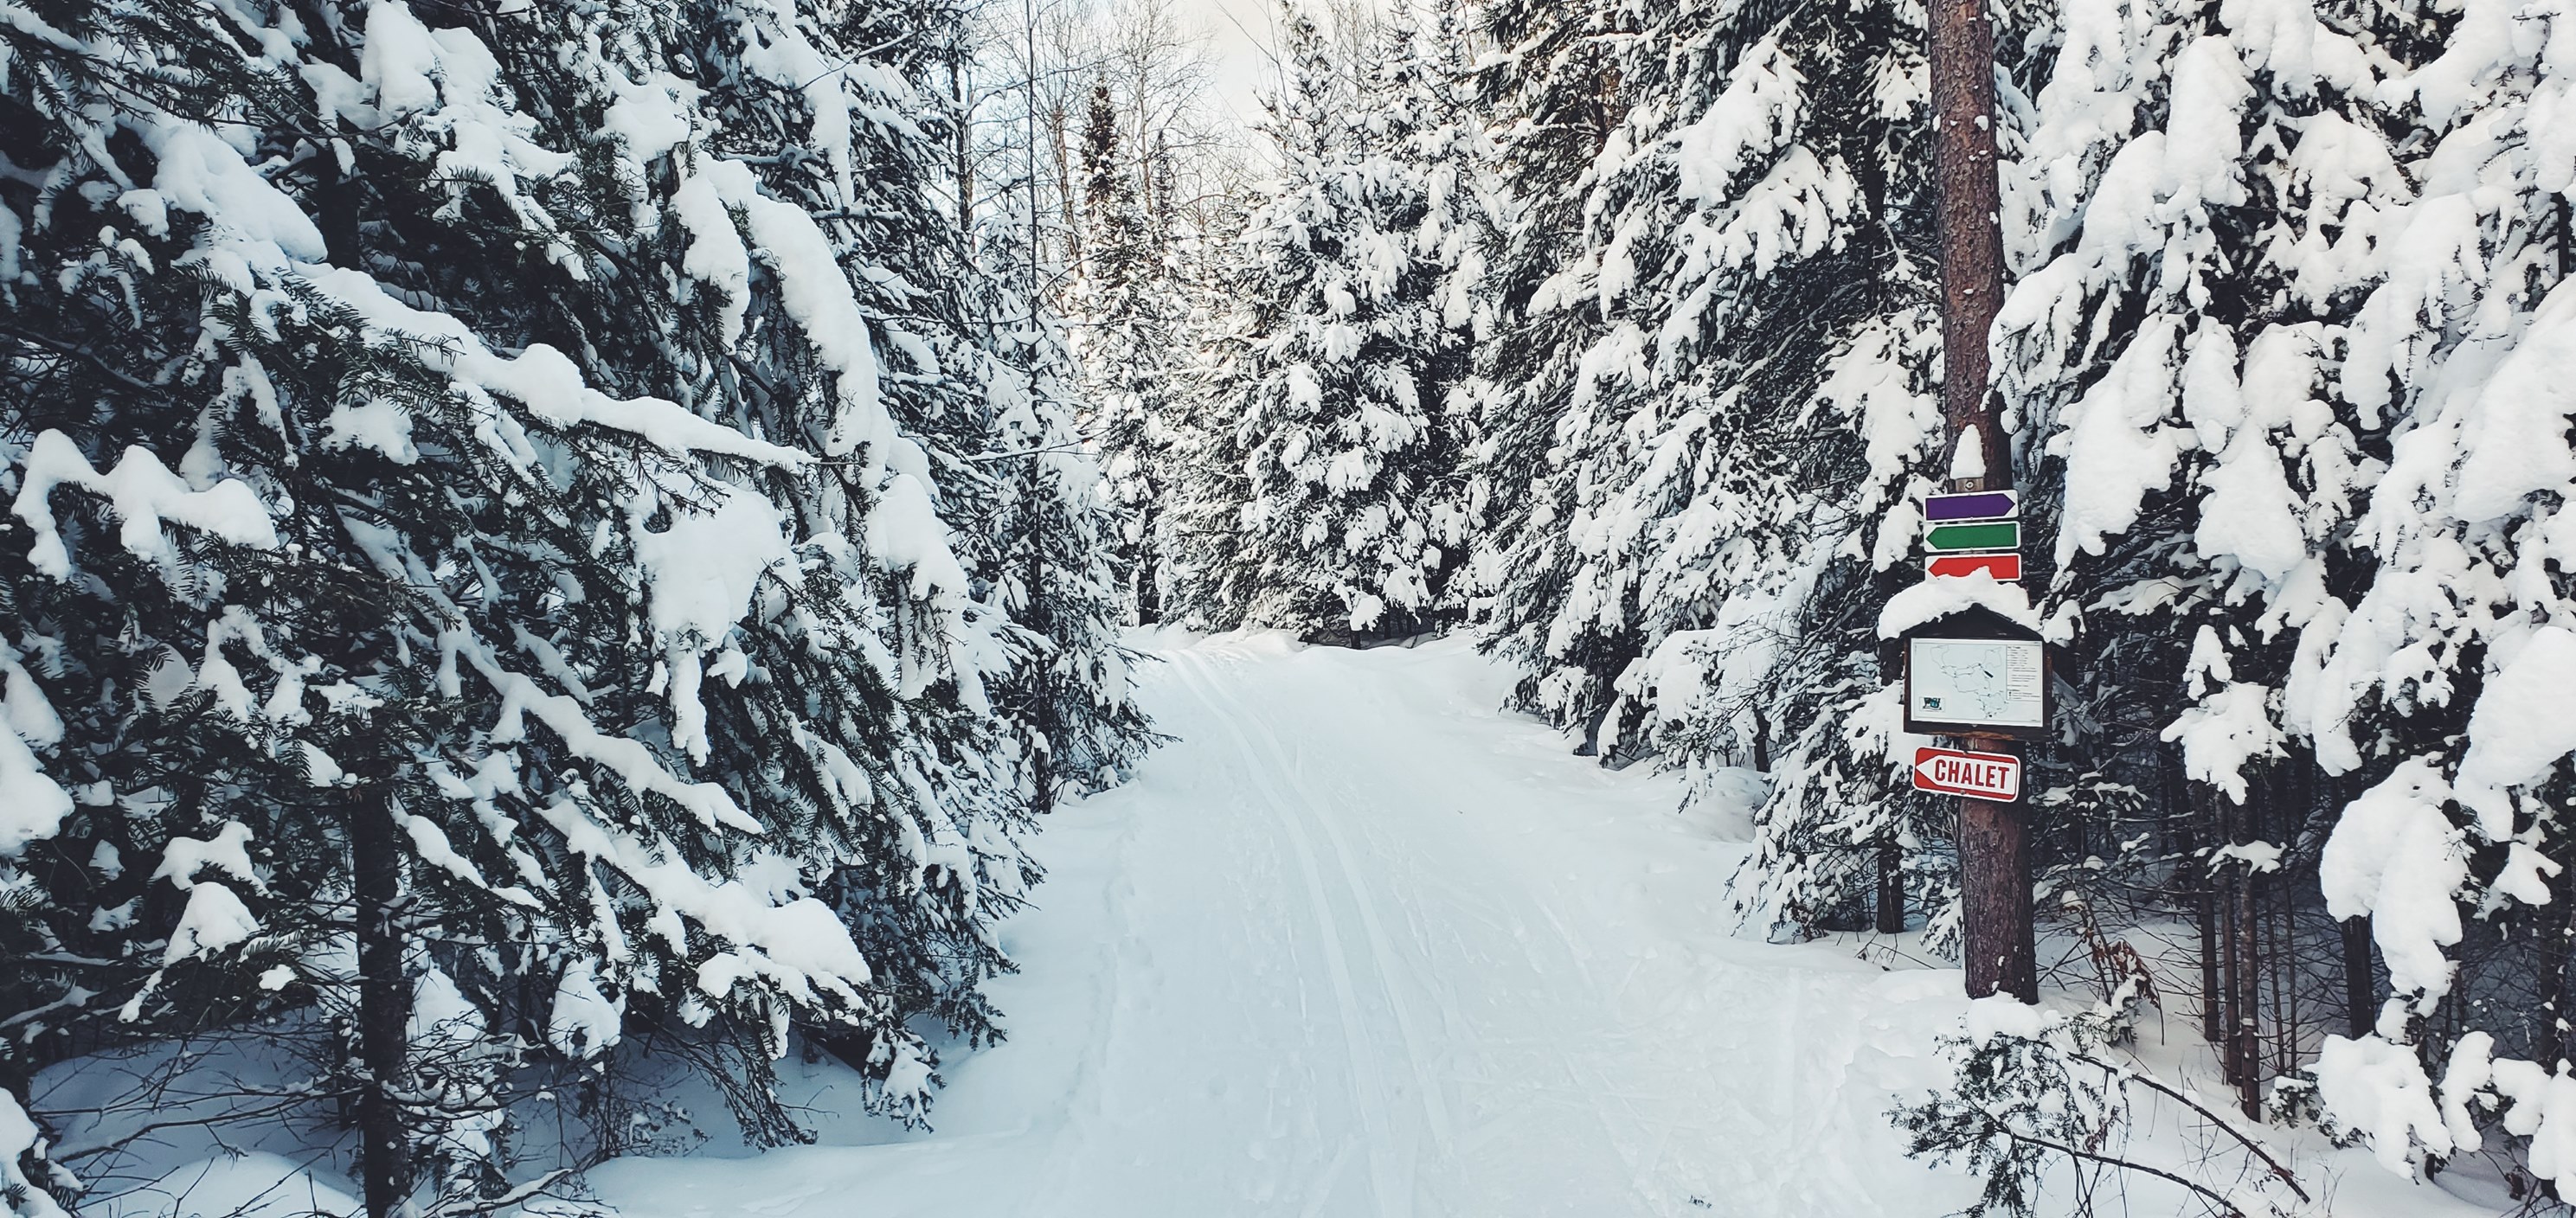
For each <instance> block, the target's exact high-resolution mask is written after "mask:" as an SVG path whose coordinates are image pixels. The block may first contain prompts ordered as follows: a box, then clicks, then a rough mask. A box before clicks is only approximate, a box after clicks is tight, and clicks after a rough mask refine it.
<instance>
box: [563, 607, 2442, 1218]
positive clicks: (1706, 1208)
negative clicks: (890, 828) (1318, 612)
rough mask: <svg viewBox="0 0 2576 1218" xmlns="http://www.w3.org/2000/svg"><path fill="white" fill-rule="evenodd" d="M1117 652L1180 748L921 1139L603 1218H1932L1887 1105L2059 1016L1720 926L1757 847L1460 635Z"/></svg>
mask: <svg viewBox="0 0 2576 1218" xmlns="http://www.w3.org/2000/svg"><path fill="white" fill-rule="evenodd" d="M1133 641H1135V642H1137V643H1139V644H1140V645H1146V646H1149V647H1150V648H1151V649H1153V650H1155V651H1157V652H1158V653H1159V658H1160V659H1161V660H1162V661H1163V662H1162V663H1158V664H1154V665H1149V666H1147V667H1146V669H1145V682H1146V686H1145V690H1144V696H1145V701H1146V703H1147V706H1148V709H1149V710H1150V711H1151V712H1152V713H1153V714H1154V715H1155V717H1156V721H1157V723H1158V724H1159V725H1161V726H1162V727H1163V728H1164V729H1165V730H1167V731H1172V732H1175V733H1176V734H1178V735H1179V736H1180V740H1179V741H1178V742H1177V743H1174V744H1172V745H1170V746H1168V747H1167V748H1166V749H1164V750H1162V751H1159V752H1158V753H1156V754H1155V756H1154V757H1153V758H1152V759H1151V760H1150V761H1148V762H1147V763H1146V765H1145V767H1144V769H1143V771H1142V773H1141V774H1140V775H1139V777H1138V778H1137V780H1136V781H1135V782H1134V783H1132V784H1131V785H1130V786H1127V787H1123V788H1119V789H1116V790H1113V791H1110V792H1107V793H1104V794H1102V795H1098V796H1094V797H1091V798H1089V799H1086V800H1082V801H1079V802H1075V803H1071V804H1068V805H1066V806H1064V807H1062V808H1060V809H1059V810H1058V811H1057V812H1055V813H1054V814H1053V816H1052V818H1051V824H1050V827H1049V829H1048V831H1047V837H1046V839H1045V840H1046V845H1047V853H1046V855H1045V857H1046V859H1047V861H1048V863H1049V867H1050V876H1049V879H1048V882H1047V885H1046V886H1045V887H1044V888H1042V889H1041V890H1040V892H1039V900H1038V905H1037V907H1036V908H1034V909H1032V910H1030V911H1028V912H1027V913H1024V914H1023V915H1021V916H1020V917H1018V918H1017V919H1015V920H1014V921H1013V922H1011V923H1010V924H1009V925H1008V926H1007V928H1006V936H1005V944H1006V946H1007V947H1008V948H1009V949H1010V950H1011V952H1012V953H1013V955H1014V957H1015V958H1016V959H1018V960H1019V961H1021V963H1022V967H1023V971H1022V972H1021V973H1020V974H1018V975H1016V976H1013V977H1010V978H1005V979H1003V980H1001V981H999V982H997V983H996V985H995V987H994V996H995V1000H996V1001H997V1002H998V1003H999V1004H1000V1005H1001V1006H1002V1007H1003V1008H1004V1009H1005V1011H1006V1012H1008V1013H1009V1015H1010V1019H1009V1029H1010V1038H1009V1039H1008V1040H1007V1041H1005V1042H1003V1043H1002V1044H1001V1045H999V1046H996V1047H993V1048H990V1049H986V1050H981V1051H976V1052H971V1053H969V1052H963V1051H961V1050H960V1049H958V1048H956V1047H953V1046H952V1047H949V1048H946V1049H943V1057H944V1060H943V1062H942V1064H941V1067H940V1071H941V1073H942V1075H943V1076H945V1077H946V1078H947V1079H948V1080H949V1086H948V1088H947V1089H946V1090H945V1091H944V1092H943V1093H941V1095H940V1097H939V1099H938V1103H937V1106H936V1107H935V1108H934V1109H933V1111H932V1113H931V1116H932V1119H933V1121H934V1124H935V1126H936V1128H935V1130H933V1131H927V1132H920V1131H916V1132H902V1131H896V1130H893V1129H890V1128H886V1127H884V1126H883V1125H881V1124H877V1125H870V1124H865V1123H857V1122H851V1121H827V1122H825V1124H824V1126H823V1128H822V1135H823V1140H824V1144H822V1145H817V1146H810V1147H795V1148H789V1149H785V1150H778V1151H772V1152H769V1153H766V1154H762V1155H756V1156H749V1157H734V1156H732V1155H730V1154H728V1155H725V1156H721V1157H719V1156H691V1157H668V1158H657V1157H630V1158H624V1159H617V1160H612V1161H611V1162H609V1163H607V1164H606V1165H604V1166H602V1167H601V1168H599V1169H597V1170H596V1171H594V1172H593V1173H592V1175H591V1183H592V1185H593V1187H594V1188H595V1190H596V1191H597V1194H598V1196H599V1197H600V1199H601V1200H602V1201H603V1202H604V1203H605V1204H607V1205H608V1206H609V1207H611V1208H612V1209H613V1210H614V1211H615V1212H616V1213H617V1214H618V1215H620V1218H699V1216H702V1215H711V1214H732V1213H759V1214H762V1215H765V1216H767V1218H839V1216H840V1215H846V1214H870V1213H887V1214H904V1213H934V1212H935V1213H939V1214H943V1215H949V1216H951V1218H980V1216H984V1215H992V1216H994V1218H1002V1216H1017V1215H1024V1214H1068V1215H1075V1214H1083V1215H1088V1214H1121V1215H1131V1216H1134V1218H1162V1216H1164V1215H1170V1216H1173V1218H1180V1216H1183V1215H1188V1216H1191V1218H1196V1216H1198V1215H1205V1214H1212V1213H1241V1214H1256V1213H1257V1214H1273V1213H1276V1214H1328V1215H1394V1214H1416V1215H1450V1214H1455V1215H1487V1214H1492V1215H1505V1214H1508V1215H1532V1216H1542V1215H1555V1214H1565V1215H1584V1216H1586V1218H1593V1216H1608V1215H1630V1214H1635V1215H1674V1216H1678V1215H1694V1214H1701V1213H1710V1212H1714V1213H1719V1214H1760V1215H1765V1216H1766V1218H1770V1216H1779V1218H1805V1216H1814V1218H1859V1216H1864V1215H1890V1216H1896V1218H1933V1216H1934V1215H1941V1214H1947V1213H1951V1212H1954V1211H1956V1210H1958V1209H1960V1208H1961V1207H1962V1206H1964V1205H1965V1204H1966V1203H1967V1202H1968V1201H1969V1200H1971V1199H1972V1198H1973V1197H1974V1196H1975V1193H1976V1189H1977V1184H1976V1181H1974V1180H1973V1179H1970V1178H1968V1177H1966V1176H1964V1175H1961V1174H1956V1173H1953V1172H1950V1171H1945V1170H1936V1169H1933V1168H1930V1167H1927V1166H1925V1165H1923V1164H1921V1163H1918V1162H1915V1161H1911V1160H1908V1159H1906V1158H1905V1157H1904V1156H1903V1154H1902V1142H1901V1139H1900V1137H1899V1135H1898V1134H1897V1133H1896V1132H1895V1131H1894V1130H1892V1129H1891V1128H1890V1127H1889V1126H1888V1125H1887V1123H1886V1121H1885V1119H1884V1113H1885V1112H1886V1110H1887V1109H1888V1108H1889V1107H1890V1106H1891V1105H1892V1104H1893V1103H1894V1102H1895V1101H1896V1100H1898V1099H1899V1098H1911V1097H1912V1096H1913V1095H1914V1094H1916V1093H1918V1092H1919V1091H1920V1090H1921V1089H1923V1088H1926V1087H1929V1086H1931V1085H1933V1083H1935V1082H1936V1081H1937V1080H1938V1079H1939V1078H1940V1077H1941V1073H1942V1071H1943V1069H1944V1068H1945V1067H1944V1066H1943V1065H1942V1061H1941V1058H1940V1057H1939V1055H1938V1048H1937V1045H1936V1043H1935V1042H1936V1040H1937V1039H1938V1038H1939V1037H1940V1036H1942V1035H1945V1034H1957V1033H1958V1032H1960V1031H1961V1030H1962V1029H1963V1028H1967V1027H1971V1026H1973V1027H1977V1028H1982V1029H1984V1030H1985V1031H1987V1032H1989V1033H1993V1032H2016V1033H2022V1032H2029V1031H2033V1030H2041V1029H2044V1027H2045V1026H2046V1025H2047V1023H2048V1022H2049V1021H2051V1020H2053V1019H2055V1018H2057V1016H2055V1015H2054V1014H2053V1013H2052V1012H2050V1011H2045V1010H2042V1009H2040V1008H2023V1007H2019V1005H2018V1004H2013V1003H2011V1002H2010V1001H2009V1000H1988V1001H1986V1002H1984V1003H1979V1004H1974V1006H1975V1009H1976V1010H1977V1011H1979V1012H1982V1014H1980V1015H1979V1016H1977V1017H1976V1018H1977V1021H1978V1022H1976V1023H1975V1024H1973V1025H1971V1024H1966V1023H1963V1022H1962V1021H1963V1020H1964V1019H1966V1018H1968V1016H1969V1012H1970V1010H1971V1004H1970V1003H1969V1002H1967V1000H1966V999H1965V998H1964V997H1963V996H1961V995H1960V993H1959V990H1960V977H1959V974H1958V973H1957V972H1956V971H1955V970H1951V969H1943V968H1924V967H1920V966H1917V965H1912V964H1901V963H1895V962H1893V961H1889V960H1887V959H1886V958H1885V957H1880V958H1879V960H1878V961H1877V962H1873V961H1870V960H1864V959H1860V958H1856V956H1855V954H1854V952H1852V951H1851V950H1849V948H1848V947H1846V946H1844V945H1838V944H1835V943H1830V942H1827V943H1816V944H1808V945H1801V946H1775V945H1768V944H1762V943H1756V942H1749V941H1746V940H1744V939H1741V938H1738V937H1735V936H1734V935H1733V934H1732V933H1730V932H1731V928H1732V923H1733V914H1732V911H1731V910H1730V909H1729V908H1728V903H1727V901H1726V899H1725V896H1724V892H1723V886H1724V883H1725V879H1726V876H1727V875H1728V874H1729V873H1730V872H1731V871H1732V870H1733V868H1734V866H1735V863H1736V861H1737V860H1738V859H1739V858H1741V857H1742V855H1743V851H1744V847H1743V845H1742V844H1741V843H1738V842H1733V841H1727V840H1722V839H1721V838H1719V837H1717V836H1714V835H1712V834H1710V833H1708V832H1706V831H1705V829H1704V827H1703V826H1702V823H1701V822H1700V821H1698V820H1696V819H1694V818H1692V817H1689V816H1684V815H1677V814H1676V813H1675V811H1674V808H1675V805H1676V803H1677V802H1678V796H1679V794H1680V786H1681V782H1680V779H1679V777H1678V776H1676V775H1671V774H1661V775H1658V774H1654V773H1651V772H1649V770H1650V767H1644V766H1640V767H1635V768H1633V769H1631V770H1629V771H1626V772H1610V771H1605V770H1603V769H1600V768H1598V767H1597V766H1594V765H1592V764H1590V763H1589V762H1588V761H1586V760H1584V759H1581V758H1575V757H1571V756H1569V755H1567V747H1568V744H1567V741H1566V740H1565V739H1564V738H1563V737H1562V736H1559V735H1557V734H1556V733H1554V732H1551V731H1548V730H1546V729H1545V728H1543V727H1541V726H1539V725H1538V724H1536V723H1533V722H1531V721H1529V720H1526V719H1524V718H1521V717H1519V716H1517V715H1512V714H1508V713H1505V712H1503V711H1500V710H1497V709H1495V708H1496V707H1497V706H1498V705H1499V702H1500V700H1501V698H1502V696H1503V695H1504V694H1505V693H1506V692H1507V691H1508V689H1509V687H1510V685H1511V677H1510V674H1509V673H1508V672H1507V671H1505V670H1504V669H1502V668H1500V667H1498V666H1496V665H1493V664H1491V663H1489V662H1488V661H1486V660H1483V659H1481V658H1479V657H1477V656H1476V655H1475V654H1474V652H1473V649H1472V647H1471V645H1470V644H1468V643H1467V642H1465V641H1464V640H1451V641H1442V642H1435V643H1430V644H1426V645H1423V646H1420V647H1416V648H1410V649H1407V648H1381V649H1375V650H1369V651H1357V652H1354V651H1348V650H1342V649H1337V648H1327V647H1299V646H1297V645H1296V644H1294V643H1293V642H1291V641H1289V640H1287V639H1286V638H1284V637H1283V636H1279V635H1275V634H1260V633H1255V634H1232V635H1220V636H1215V637H1213V638H1209V639H1204V640H1193V639H1191V638H1189V637H1187V636H1186V635H1185V634H1183V633H1181V632H1177V631H1175V632H1169V633H1161V632H1156V633H1152V634H1139V635H1137V636H1133ZM1891 965H1892V966H1893V967H1891ZM840 1102H842V1103H850V1102H852V1101H851V1100H849V1099H844V1100H842V1101H840ZM2155 1137H2156V1138H2158V1139H2162V1140H2161V1141H2157V1142H2155V1143H2154V1149H2156V1150H2157V1151H2158V1152H2159V1153H2166V1154H2169V1155H2170V1158H2168V1159H2166V1160H2164V1161H2167V1162H2172V1163H2177V1164H2179V1163H2182V1162H2184V1161H2185V1159H2186V1158H2187V1156H2188V1155H2189V1154H2190V1153H2191V1151H2190V1150H2189V1146H2190V1143H2189V1141H2188V1138H2187V1135H2186V1133H2185V1132H2184V1131H2183V1130H2181V1129H2180V1128H2179V1127H2178V1126H2176V1125H2174V1124H2172V1123H2171V1122H2168V1124H2167V1125H2165V1126H2160V1127H2158V1132H2157V1133H2156V1135H2155ZM2148 1141H2149V1140H2148V1139H2147V1138H2146V1137H2144V1136H2143V1135H2142V1137H2141V1140H2140V1143H2139V1145H2146V1144H2147V1143H2148ZM2276 1149H2279V1148H2276ZM2279 1153H2282V1154H2284V1155H2285V1156H2286V1157H2287V1158H2288V1160H2289V1161H2290V1162H2291V1163H2292V1164H2293V1165H2294V1166H2295V1167H2296V1168H2297V1169H2298V1170H2301V1171H2302V1172H2303V1173H2312V1175H2311V1181H2312V1188H2313V1187H2314V1182H2315V1181H2316V1180H2317V1179H2320V1178H2328V1177H2333V1178H2340V1179H2341V1190H2340V1192H2339V1194H2338V1195H2337V1207H2336V1211H2335V1212H2336V1213H2337V1214H2339V1215H2345V1216H2346V1218H2365V1216H2369V1218H2397V1216H2398V1215H2407V1216H2409V1218H2465V1216H2466V1215H2469V1214H2471V1213H2475V1212H2478V1211H2473V1210H2470V1209H2468V1208H2467V1207H2465V1206H2461V1205H2459V1204H2457V1203H2453V1202H2450V1201H2449V1199H2448V1198H2446V1197H2443V1196H2442V1195H2440V1194H2438V1193H2432V1192H2430V1190H2425V1189H2415V1188H2410V1187H2408V1186H2406V1185H2405V1184H2404V1183H2403V1182H2400V1181H2394V1180H2385V1179H2382V1178H2380V1177H2379V1175H2378V1172H2377V1169H2376V1168H2375V1167H2372V1166H2370V1164H2369V1162H2368V1159H2367V1158H2366V1156H2364V1155H2362V1153H2361V1152H2358V1151H2349V1152H2348V1151H2336V1150H2332V1149H2330V1148H2327V1147H2324V1146H2323V1145H2322V1144H2320V1143H2317V1142H2314V1141H2310V1142H2306V1143H2301V1144H2300V1145H2299V1147H2297V1148H2295V1153H2294V1151H2293V1150H2280V1151H2279ZM2355 1172H2359V1173H2360V1174H2359V1175H2357V1176H2356V1175H2354V1174H2353V1173H2355ZM2071 1201H2072V1199H2071V1197H2065V1196H2060V1195H2054V1194H2052V1196H2051V1197H2050V1198H2049V1199H2048V1200H2047V1201H2045V1202H2044V1203H2043V1206H2042V1212H2070V1209H2066V1208H2055V1207H2056V1206H2057V1205H2058V1204H2059V1203H2060V1202H2064V1203H2066V1204H2067V1205H2068V1206H2070V1207H2071ZM2138 1202H2139V1204H2138V1205H2137V1207H2136V1209H2135V1212H2139V1213H2167V1212H2180V1208H2179V1207H2180V1206H2181V1201H2180V1199H2179V1198H2165V1197H2162V1196H2161V1195H2153V1196H2151V1195H2149V1194H2143V1193H2142V1194H2139V1196H2138ZM2159 1202H2162V1203H2163V1204H2162V1206H2161V1207H2160V1206H2159V1204H2158V1203H2159Z"/></svg>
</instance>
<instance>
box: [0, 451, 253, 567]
mask: <svg viewBox="0 0 2576 1218" xmlns="http://www.w3.org/2000/svg"><path fill="white" fill-rule="evenodd" d="M63 486H74V487H79V488H80V489H82V490H86V491H90V492H92V493H94V494H98V495H101V496H104V497H105V498H106V499H107V501H108V506H109V508H110V509H111V510H113V511H114V513H115V514H116V517H117V519H118V520H120V521H122V522H123V523H122V527H121V528H120V529H119V530H118V532H117V538H118V540H119V541H121V542H123V543H124V545H125V548H126V549H127V550H128V551H130V552H132V553H133V554H135V555H136V556H138V557H141V558H147V559H152V560H154V561H157V562H173V561H176V559H177V557H178V552H177V551H176V550H175V549H173V548H172V547H171V545H170V538H169V534H168V533H167V532H166V531H165V529H164V524H165V522H176V523H179V524H183V525H186V526H188V527H189V528H192V529H197V530H201V531H203V532H207V533H211V534H213V535H215V536H216V537H218V538H221V539H223V540H224V541H227V542H230V543H232V544H234V545H238V546H250V547H253V548H256V549H274V548H275V547H276V545H277V530H276V526H274V525H273V524H271V523H270V521H269V516H268V509H267V507H266V506H264V505H263V504H261V503H260V501H259V496H258V495H257V494H256V493H254V492H253V491H252V490H251V488H250V486H249V484H248V483H244V482H240V481H237V480H230V479H227V480H225V481H222V482H218V483H216V484H214V485H213V486H210V487H206V488H204V489H202V490H200V489H193V488H191V487H190V486H189V485H188V484H187V482H185V481H184V480H182V479H181V478H180V477H179V475H177V474H174V473H172V472H170V467H169V466H166V465H163V464H162V463H161V458H159V457H157V456H154V455H153V454H152V453H151V452H150V451H149V450H146V449H142V448H129V449H127V450H125V455H124V456H123V457H122V458H120V459H119V460H118V461H117V463H116V466H115V468H113V469H111V470H109V471H107V472H106V473H103V474H102V473H100V472H99V471H98V467H97V466H94V465H91V464H90V463H89V458H87V457H85V456H82V455H81V451H80V449H79V448H78V447H76V446H74V445H73V443H72V441H71V437H69V436H66V435H64V434H63V433H61V432H59V431H54V430H51V429H47V430H46V431H44V432H41V433H39V434H38V435H37V436H36V442H35V443H34V444H33V445H32V446H30V447H29V448H28V450H27V458H26V461H25V462H24V463H23V464H22V465H21V466H20V467H19V483H18V498H17V501H16V502H15V504H13V505H12V507H11V511H13V512H14V513H15V514H16V515H17V517H18V519H20V520H23V521H25V522H26V523H27V527H28V528H29V529H30V530H32V531H33V532H34V533H35V535H36V540H35V544H34V545H32V546H30V547H28V550H27V559H28V561H29V562H30V563H32V564H34V565H35V568H36V569H37V570H38V571H41V572H43V573H45V574H47V575H50V576H53V577H54V578H56V579H67V578H69V577H70V576H71V555H70V553H69V551H67V550H65V549H64V547H63V539H62V534H61V532H60V531H59V526H58V525H57V523H56V521H55V519H54V509H53V503H52V499H53V494H54V491H55V489H56V488H58V487H63Z"/></svg>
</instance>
